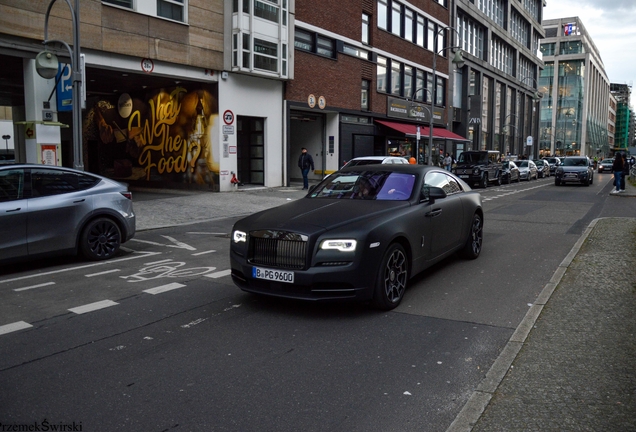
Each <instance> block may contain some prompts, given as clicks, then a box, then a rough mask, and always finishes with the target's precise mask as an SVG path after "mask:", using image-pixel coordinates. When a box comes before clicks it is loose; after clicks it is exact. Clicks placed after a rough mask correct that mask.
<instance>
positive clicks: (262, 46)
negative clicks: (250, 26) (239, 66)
mask: <svg viewBox="0 0 636 432" xmlns="http://www.w3.org/2000/svg"><path fill="white" fill-rule="evenodd" d="M254 68H256V69H263V70H268V71H272V72H278V45H277V44H275V43H273V42H267V41H264V40H262V39H256V38H254Z"/></svg>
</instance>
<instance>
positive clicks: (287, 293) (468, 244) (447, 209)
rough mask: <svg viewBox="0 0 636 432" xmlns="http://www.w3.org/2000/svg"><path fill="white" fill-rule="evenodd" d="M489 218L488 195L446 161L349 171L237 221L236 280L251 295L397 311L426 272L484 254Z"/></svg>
mask: <svg viewBox="0 0 636 432" xmlns="http://www.w3.org/2000/svg"><path fill="white" fill-rule="evenodd" d="M483 223H484V212H483V210H482V204H481V194H479V193H478V192H476V191H473V190H471V188H470V186H468V185H467V184H466V183H465V182H464V181H462V180H460V179H459V178H458V177H456V176H455V175H453V174H451V173H449V172H447V171H444V170H442V169H441V168H439V167H434V166H426V165H410V164H409V165H402V164H400V165H397V164H384V165H372V166H364V167H363V168H361V167H359V166H353V167H346V168H343V169H342V170H340V171H337V172H336V173H334V174H332V175H331V176H329V177H328V178H327V179H325V180H323V181H322V182H321V183H319V184H318V185H316V186H315V187H312V188H311V190H310V191H309V193H308V194H307V196H305V197H304V198H302V199H299V200H296V201H292V202H290V203H288V204H285V205H282V206H280V207H277V208H273V209H269V210H265V211H262V212H259V213H256V214H254V215H251V216H248V217H246V218H244V219H241V220H239V221H238V222H236V223H235V225H234V227H233V228H232V235H231V240H230V263H231V268H232V279H233V281H234V283H235V284H236V285H237V286H238V287H239V288H240V289H242V290H244V291H247V292H251V293H258V294H265V295H270V296H278V297H288V298H294V299H303V300H362V301H364V300H371V301H372V302H373V304H374V305H375V306H376V307H378V308H381V309H385V310H389V309H393V308H395V307H396V306H397V305H398V304H399V303H400V301H401V300H402V298H403V296H404V291H405V290H406V288H407V285H408V281H409V279H410V278H411V277H413V276H415V275H416V274H418V273H420V272H421V271H423V270H424V269H426V268H428V267H430V266H432V265H434V264H435V263H437V262H439V261H440V260H442V259H444V258H446V257H448V256H450V255H452V254H454V253H455V252H458V251H459V252H460V253H461V254H462V255H463V256H465V257H467V258H469V259H475V258H477V257H478V256H479V254H480V252H481V249H482V231H483ZM423 239H425V241H424V242H423Z"/></svg>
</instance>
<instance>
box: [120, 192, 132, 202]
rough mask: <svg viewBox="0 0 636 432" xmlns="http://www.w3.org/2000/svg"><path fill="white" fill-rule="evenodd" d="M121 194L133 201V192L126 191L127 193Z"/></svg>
mask: <svg viewBox="0 0 636 432" xmlns="http://www.w3.org/2000/svg"><path fill="white" fill-rule="evenodd" d="M120 193H121V194H122V195H123V196H125V197H126V198H128V199H129V200H132V192H129V191H126V192H120Z"/></svg>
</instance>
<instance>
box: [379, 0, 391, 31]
mask: <svg viewBox="0 0 636 432" xmlns="http://www.w3.org/2000/svg"><path fill="white" fill-rule="evenodd" d="M388 14H389V10H388V6H387V3H386V0H378V27H379V28H381V29H382V30H388V28H389V15H388Z"/></svg>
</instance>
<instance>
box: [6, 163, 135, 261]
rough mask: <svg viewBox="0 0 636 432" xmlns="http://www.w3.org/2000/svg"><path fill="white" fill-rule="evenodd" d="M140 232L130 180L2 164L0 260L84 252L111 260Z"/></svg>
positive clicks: (75, 171)
mask: <svg viewBox="0 0 636 432" xmlns="http://www.w3.org/2000/svg"><path fill="white" fill-rule="evenodd" d="M134 235H135V214H134V212H133V206H132V193H131V192H129V191H128V188H127V186H126V185H124V184H122V183H119V182H116V181H114V180H110V179H108V178H105V177H101V176H98V175H95V174H90V173H86V172H83V171H77V170H74V169H70V168H62V167H56V166H47V165H35V164H23V165H22V164H20V165H6V166H2V167H0V263H3V262H7V261H14V260H18V259H23V258H27V257H28V258H32V257H36V256H40V255H50V254H54V253H55V254H57V253H69V252H70V253H76V252H78V251H79V252H81V253H82V254H83V255H84V256H85V257H87V258H88V259H91V260H102V259H107V258H110V257H112V256H113V255H115V254H116V253H117V251H118V250H119V247H120V245H121V244H122V243H124V242H126V241H128V240H130V239H131V238H132V237H133V236H134Z"/></svg>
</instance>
